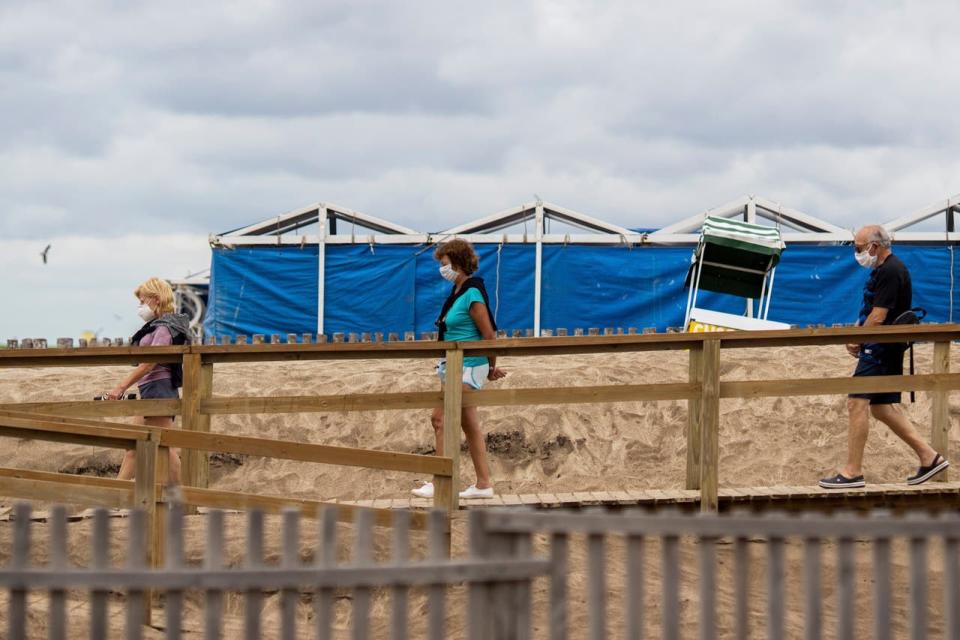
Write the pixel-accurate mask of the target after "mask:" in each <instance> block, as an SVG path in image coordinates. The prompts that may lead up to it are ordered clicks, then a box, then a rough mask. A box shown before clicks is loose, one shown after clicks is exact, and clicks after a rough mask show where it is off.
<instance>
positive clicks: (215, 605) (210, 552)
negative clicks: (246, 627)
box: [203, 509, 224, 640]
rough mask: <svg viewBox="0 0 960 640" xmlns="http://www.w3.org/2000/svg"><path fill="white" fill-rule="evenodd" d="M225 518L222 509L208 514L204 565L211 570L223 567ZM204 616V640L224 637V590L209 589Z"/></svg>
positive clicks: (216, 639) (217, 639) (215, 639)
mask: <svg viewBox="0 0 960 640" xmlns="http://www.w3.org/2000/svg"><path fill="white" fill-rule="evenodd" d="M223 519H224V515H223V511H221V510H220V509H213V510H212V511H210V512H209V513H208V514H207V545H206V551H205V553H204V556H203V566H204V568H206V569H207V570H209V571H216V570H218V569H221V568H222V567H223V525H224V522H223ZM203 618H204V622H203V629H204V632H203V637H204V640H220V638H221V637H222V635H221V634H222V618H223V591H221V590H219V589H208V590H207V592H206V609H205V611H204V616H203Z"/></svg>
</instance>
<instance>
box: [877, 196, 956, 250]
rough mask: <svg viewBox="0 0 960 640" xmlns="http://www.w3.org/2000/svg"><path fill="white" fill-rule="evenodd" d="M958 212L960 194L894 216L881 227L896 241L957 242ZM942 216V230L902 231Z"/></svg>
mask: <svg viewBox="0 0 960 640" xmlns="http://www.w3.org/2000/svg"><path fill="white" fill-rule="evenodd" d="M957 213H960V194H957V195H954V196H951V197H949V198H947V199H946V200H940V201H939V202H934V203H933V204H930V205H927V206H926V207H923V208H922V209H918V210H917V211H914V212H913V213H909V214H907V215H905V216H901V217H899V218H895V219H893V220H891V221H889V222H885V223H884V224H883V228H884V229H886V230H887V231H888V232H890V235H892V236H894V239H895V240H896V241H897V242H948V243H949V242H958V241H960V233H958V232H957V230H956V214H957ZM938 215H942V216H944V230H943V231H942V232H940V231H904V229H908V228H910V227H912V226H914V225H917V224H920V223H921V222H925V221H927V220H929V219H930V218H933V217H935V216H938Z"/></svg>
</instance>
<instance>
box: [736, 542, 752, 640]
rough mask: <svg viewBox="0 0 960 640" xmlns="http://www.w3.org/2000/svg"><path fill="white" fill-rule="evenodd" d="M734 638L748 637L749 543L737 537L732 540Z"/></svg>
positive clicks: (744, 639)
mask: <svg viewBox="0 0 960 640" xmlns="http://www.w3.org/2000/svg"><path fill="white" fill-rule="evenodd" d="M733 585H734V586H733V591H734V593H735V594H736V595H735V598H736V601H735V603H734V607H735V609H734V620H735V623H734V637H735V638H737V639H738V640H746V639H747V638H748V637H750V541H749V540H748V539H747V538H745V537H743V536H737V537H736V538H734V540H733Z"/></svg>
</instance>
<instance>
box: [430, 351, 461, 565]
mask: <svg viewBox="0 0 960 640" xmlns="http://www.w3.org/2000/svg"><path fill="white" fill-rule="evenodd" d="M462 378H463V351H460V350H459V349H450V350H448V351H447V355H446V378H445V379H444V383H443V455H444V456H445V457H447V458H450V461H451V462H452V465H453V476H452V477H443V476H438V475H435V476H434V477H433V488H434V498H433V505H434V507H437V508H439V509H446V510H447V513H448V514H452V513H454V512H456V510H457V505H458V500H459V491H460V489H459V474H458V473H457V466H458V461H459V457H460V411H461V407H462V406H463V381H462ZM447 553H448V555H449V550H448V552H447Z"/></svg>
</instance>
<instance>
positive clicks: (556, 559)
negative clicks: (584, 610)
mask: <svg viewBox="0 0 960 640" xmlns="http://www.w3.org/2000/svg"><path fill="white" fill-rule="evenodd" d="M568 547H569V541H568V539H567V535H566V534H565V533H554V534H553V535H551V536H550V566H551V572H550V640H566V639H567V563H568V555H569V552H568Z"/></svg>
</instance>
